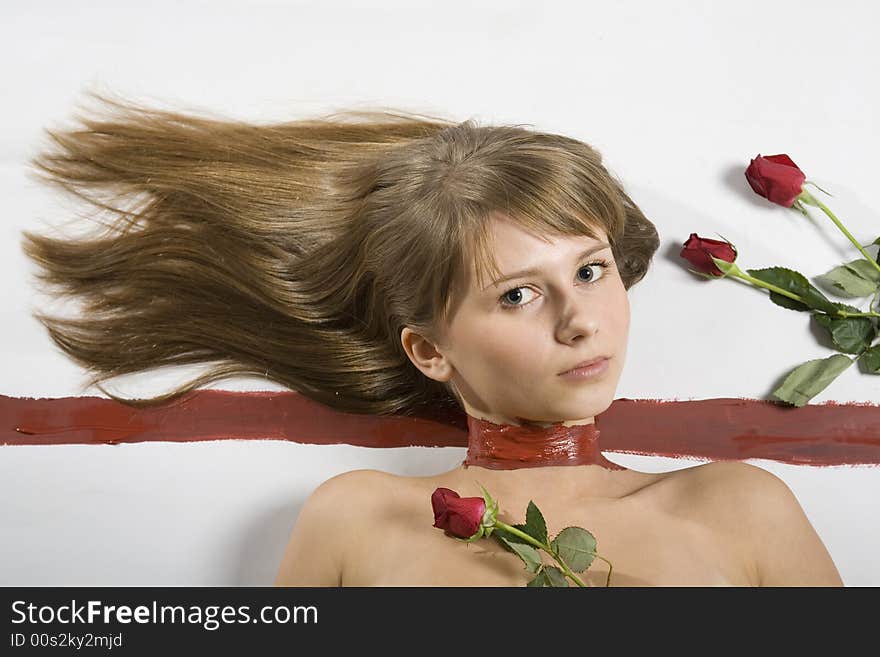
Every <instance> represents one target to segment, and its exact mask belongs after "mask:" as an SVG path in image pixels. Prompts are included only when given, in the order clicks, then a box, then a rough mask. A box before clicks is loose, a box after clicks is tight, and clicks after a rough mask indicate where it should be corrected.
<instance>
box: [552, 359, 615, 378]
mask: <svg viewBox="0 0 880 657" xmlns="http://www.w3.org/2000/svg"><path fill="white" fill-rule="evenodd" d="M607 358H610V356H597V357H596V358H593V359H592V360H585V361H583V362H582V363H578V364H577V365H572V366H571V367H570V368H569V369H567V370H565V372H571V371H572V370H576V369H579V368H581V367H587V366H588V365H594V364H596V363H598V362H599V361H600V360H605V359H607ZM565 372H560V374H565Z"/></svg>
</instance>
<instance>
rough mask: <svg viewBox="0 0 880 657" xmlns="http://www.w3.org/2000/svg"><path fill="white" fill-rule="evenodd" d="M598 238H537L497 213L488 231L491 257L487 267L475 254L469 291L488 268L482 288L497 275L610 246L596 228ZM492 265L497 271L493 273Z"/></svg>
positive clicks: (568, 236) (556, 235)
mask: <svg viewBox="0 0 880 657" xmlns="http://www.w3.org/2000/svg"><path fill="white" fill-rule="evenodd" d="M594 232H595V233H596V235H597V237H596V238H593V237H590V236H589V235H558V234H552V235H551V234H547V235H535V234H534V233H531V232H529V231H527V230H526V229H525V228H523V227H522V226H520V225H518V224H517V223H516V222H515V221H513V220H512V219H510V218H509V217H506V216H505V215H502V214H498V213H496V214H495V215H493V216H492V219H491V220H490V223H489V227H488V231H487V233H488V235H487V239H488V243H487V245H486V248H487V250H488V253H487V254H486V255H487V256H489V257H488V258H487V262H486V263H485V264H484V263H483V262H482V261H481V258H480V257H479V254H475V257H474V259H473V262H472V268H471V276H470V279H471V283H470V287H471V288H472V289H473V288H476V287H477V280H476V278H475V275H476V274H477V273H478V272H480V270H481V269H482V268H483V267H484V266H485V267H487V268H489V270H486V271H482V272H481V273H482V274H483V275H484V276H488V277H490V278H487V279H484V281H483V284H484V285H485V284H488V283H489V281H490V280H491V277H494V275H496V274H498V275H504V274H507V273H510V272H512V271H515V270H518V269H522V268H525V267H529V266H542V265H543V264H544V263H545V262H547V261H548V260H552V259H555V258H558V257H563V258H568V257H570V256H571V255H573V254H575V253H579V252H580V251H583V250H584V249H587V248H590V247H591V246H595V245H597V244H599V243H601V242H607V241H608V240H607V234H606V232H605V230H604V229H603V228H602V227H596V228H594ZM492 261H494V263H495V264H496V265H497V267H498V271H495V272H493V271H491V267H492Z"/></svg>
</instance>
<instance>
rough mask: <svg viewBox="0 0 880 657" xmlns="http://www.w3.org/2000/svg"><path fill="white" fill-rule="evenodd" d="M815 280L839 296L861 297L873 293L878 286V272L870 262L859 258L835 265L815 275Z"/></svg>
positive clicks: (879, 280)
mask: <svg viewBox="0 0 880 657" xmlns="http://www.w3.org/2000/svg"><path fill="white" fill-rule="evenodd" d="M816 280H818V281H822V282H823V283H824V284H825V285H827V286H828V287H830V288H832V289H833V290H834V291H835V292H836V293H837V294H839V295H840V296H844V297H853V298H861V297H867V296H870V295H872V294H874V292H875V291H876V290H877V287H878V286H880V272H878V271H877V269H876V268H875V267H874V266H873V265H872V264H871V263H870V262H868V261H867V260H865V259H864V258H860V259H858V260H853V261H852V262H847V263H845V264H843V265H840V266H838V267H835V268H834V269H832V270H830V271H827V272H825V273H824V274H822V275H820V276H817V277H816Z"/></svg>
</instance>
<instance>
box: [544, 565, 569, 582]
mask: <svg viewBox="0 0 880 657" xmlns="http://www.w3.org/2000/svg"><path fill="white" fill-rule="evenodd" d="M544 573H545V575H546V576H547V579H548V580H549V582H550V586H555V587H563V586H568V580H567V579H565V573H563V572H562V571H561V570H560V569H559V568H557V567H556V566H545V567H544Z"/></svg>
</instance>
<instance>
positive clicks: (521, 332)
mask: <svg viewBox="0 0 880 657" xmlns="http://www.w3.org/2000/svg"><path fill="white" fill-rule="evenodd" d="M511 312H516V311H511ZM540 330H541V329H540V327H539V326H538V325H537V324H536V323H532V324H529V323H527V322H523V321H519V322H517V321H513V320H510V319H508V318H507V317H504V316H501V317H499V316H495V317H493V318H492V319H491V320H487V321H484V322H480V323H479V324H475V325H474V326H473V327H472V330H471V331H470V335H469V336H468V340H467V342H466V344H468V345H469V348H468V351H469V353H467V354H461V355H460V358H461V357H463V361H462V363H461V365H462V369H463V370H464V369H467V368H468V367H469V366H470V367H473V366H475V365H476V366H478V367H480V368H481V369H483V370H487V369H488V370H490V372H489V374H490V375H491V376H492V377H493V378H495V379H497V380H500V381H510V380H511V379H513V378H517V379H520V378H521V375H522V374H523V373H528V372H531V371H533V370H534V368H535V364H536V363H535V356H536V355H535V346H536V345H539V344H541V342H540ZM518 383H519V384H522V381H519V382H518Z"/></svg>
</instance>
